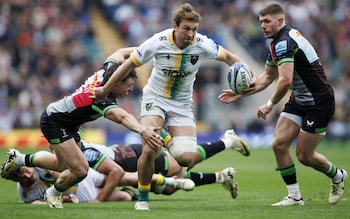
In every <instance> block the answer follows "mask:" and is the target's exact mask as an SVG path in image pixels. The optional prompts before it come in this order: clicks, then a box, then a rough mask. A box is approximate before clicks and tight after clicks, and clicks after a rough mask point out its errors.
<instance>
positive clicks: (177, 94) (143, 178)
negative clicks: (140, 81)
mask: <svg viewBox="0 0 350 219" xmlns="http://www.w3.org/2000/svg"><path fill="white" fill-rule="evenodd" d="M200 20H201V16H200V14H199V13H197V12H196V11H195V10H194V8H193V7H192V5H190V4H188V3H186V4H183V5H181V7H180V9H179V10H178V11H177V12H175V15H174V22H173V28H172V29H168V30H165V31H162V32H160V33H156V34H154V35H153V36H152V37H151V38H149V39H148V40H146V41H145V42H144V43H142V44H141V45H140V46H139V47H138V48H137V49H136V50H134V51H133V52H132V53H131V54H130V57H129V58H128V59H127V60H126V61H125V62H124V63H123V64H122V65H121V66H120V67H119V68H118V69H117V70H116V71H115V72H114V74H113V76H112V77H111V78H110V80H109V81H108V82H107V83H106V84H105V85H104V86H101V87H96V88H94V90H93V91H94V92H93V95H91V97H95V98H105V97H106V96H107V94H108V93H109V92H110V91H111V89H112V87H113V84H114V83H115V82H118V81H120V80H122V79H123V78H124V77H125V76H126V74H127V72H129V71H130V70H132V69H133V68H135V67H138V66H141V65H143V64H145V63H146V62H148V61H149V60H151V59H153V65H154V67H153V70H152V73H151V76H150V78H149V80H148V83H147V85H146V86H145V87H144V89H143V97H142V103H141V104H142V106H141V120H140V121H141V124H143V125H153V126H155V127H159V126H160V127H163V126H165V127H166V128H167V129H168V130H169V132H170V134H171V136H172V137H173V138H172V141H171V143H170V147H169V151H170V153H171V154H172V155H173V156H174V157H175V158H176V159H177V161H178V162H179V164H180V165H181V166H183V167H188V166H191V165H192V163H193V162H194V161H193V157H194V156H193V155H194V153H196V147H197V138H196V120H195V117H194V113H193V101H192V93H193V84H194V81H195V78H196V74H197V72H198V69H199V67H200V65H201V64H202V63H203V62H204V61H205V60H209V59H216V60H218V61H222V62H225V63H226V64H228V65H232V64H233V63H235V62H243V61H242V60H241V59H240V58H239V57H238V56H236V55H234V54H232V53H231V52H229V51H228V50H226V49H224V48H223V47H222V46H220V45H218V44H216V43H215V42H214V41H213V40H212V39H210V38H208V37H206V36H204V35H202V34H199V33H197V30H198V27H199V22H200ZM159 131H160V130H159ZM160 152H161V147H154V146H152V145H150V144H149V143H147V142H145V141H143V149H142V155H141V157H140V158H139V160H138V175H139V177H138V178H139V182H138V189H139V200H138V201H137V202H136V204H135V209H136V210H149V204H148V202H149V191H150V187H151V177H152V173H153V170H154V161H155V159H156V158H157V156H158V155H159V153H160Z"/></svg>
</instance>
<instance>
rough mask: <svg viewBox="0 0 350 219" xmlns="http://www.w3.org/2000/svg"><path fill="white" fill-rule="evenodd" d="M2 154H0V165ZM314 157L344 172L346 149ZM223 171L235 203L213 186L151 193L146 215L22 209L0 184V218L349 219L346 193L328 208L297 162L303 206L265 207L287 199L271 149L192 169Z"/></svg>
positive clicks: (11, 190)
mask: <svg viewBox="0 0 350 219" xmlns="http://www.w3.org/2000/svg"><path fill="white" fill-rule="evenodd" d="M22 151H25V150H22ZM26 151H27V152H28V150H26ZM29 151H30V150H29ZM5 152H6V150H4V149H2V150H0V153H1V154H0V158H1V161H2V160H3V159H4V157H5ZM319 152H321V153H323V154H325V155H326V156H327V157H328V159H329V160H331V161H332V162H334V163H335V164H336V165H337V166H339V167H341V168H345V169H347V170H348V172H349V173H350V159H349V154H350V147H345V146H333V147H332V146H322V147H320V148H319ZM227 166H233V167H235V168H236V170H237V181H238V185H239V194H238V197H237V199H231V197H230V195H229V193H228V192H227V191H225V190H224V189H223V187H222V186H221V185H219V184H213V185H207V186H201V187H197V188H195V190H194V191H192V192H184V191H179V192H177V193H175V194H174V195H172V196H162V195H153V194H152V195H151V202H150V207H151V211H149V212H139V211H135V210H133V207H134V202H125V203H121V202H115V203H100V204H68V203H66V204H64V208H63V209H49V208H48V206H47V205H29V204H23V203H21V201H20V199H19V197H18V195H17V191H16V186H15V183H14V182H11V181H8V180H4V179H0V197H1V201H0V218H2V219H5V218H11V219H16V218H21V219H22V218H26V219H31V218H33V219H37V218H84V219H88V218H162V219H165V218H191V219H196V218H201V219H202V218H203V219H206V218H208V219H209V218H210V219H212V218H220V219H221V218H222V219H224V218H225V219H226V218H244V219H245V218H293V219H294V218H317V219H318V218H350V200H349V198H350V192H349V191H346V193H345V195H344V196H343V198H342V200H341V201H340V202H339V203H338V204H336V205H329V204H328V193H329V190H330V186H329V183H330V182H329V180H328V179H327V177H326V176H324V175H323V174H321V173H318V172H316V171H314V170H312V169H311V168H308V167H304V166H302V165H300V164H299V163H296V166H297V174H298V181H299V185H300V187H301V191H302V194H303V197H304V200H305V206H291V207H271V206H269V205H270V204H271V203H273V202H276V201H279V200H280V199H281V198H283V196H285V195H286V194H287V191H286V188H285V186H284V184H283V182H282V180H281V178H280V176H279V173H278V172H276V171H275V161H274V157H273V154H272V151H271V149H257V150H254V151H253V153H252V155H251V156H250V157H243V156H241V155H240V154H238V153H235V152H232V151H225V152H222V153H220V154H218V155H217V156H215V157H212V158H210V159H209V160H207V161H205V162H204V163H201V164H199V165H197V166H196V168H195V169H194V170H197V171H203V172H210V171H217V170H221V169H223V168H225V167H227Z"/></svg>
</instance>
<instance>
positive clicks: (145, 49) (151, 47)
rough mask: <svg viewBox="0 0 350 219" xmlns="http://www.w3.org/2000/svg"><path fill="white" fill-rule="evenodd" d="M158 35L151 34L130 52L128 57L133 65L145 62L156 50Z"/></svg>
mask: <svg viewBox="0 0 350 219" xmlns="http://www.w3.org/2000/svg"><path fill="white" fill-rule="evenodd" d="M158 42H159V37H158V35H157V34H155V35H153V36H152V37H151V38H149V39H148V40H146V41H144V42H143V43H142V44H141V45H140V46H139V47H138V48H137V49H135V50H134V51H133V52H132V53H131V54H130V58H131V60H132V62H133V63H134V65H135V66H141V65H143V64H145V63H147V62H148V61H149V60H150V59H151V58H153V56H154V55H155V53H156V51H157V45H158Z"/></svg>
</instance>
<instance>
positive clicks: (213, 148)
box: [197, 141, 225, 161]
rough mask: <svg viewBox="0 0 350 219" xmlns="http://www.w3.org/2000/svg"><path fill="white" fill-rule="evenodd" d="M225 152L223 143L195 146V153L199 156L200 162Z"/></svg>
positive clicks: (216, 142)
mask: <svg viewBox="0 0 350 219" xmlns="http://www.w3.org/2000/svg"><path fill="white" fill-rule="evenodd" d="M223 150H225V145H224V142H223V141H215V142H208V143H204V144H200V145H197V151H198V152H199V154H200V157H201V161H203V160H206V159H208V158H209V157H211V156H213V155H215V154H217V153H219V152H221V151H223Z"/></svg>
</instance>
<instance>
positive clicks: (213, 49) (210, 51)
mask: <svg viewBox="0 0 350 219" xmlns="http://www.w3.org/2000/svg"><path fill="white" fill-rule="evenodd" d="M197 40H198V41H201V40H203V43H204V48H206V49H207V58H208V59H217V60H222V59H223V57H224V49H223V47H222V46H220V45H219V44H217V43H216V42H215V41H214V40H212V39H211V38H209V37H207V36H205V35H201V36H200V37H199V39H197Z"/></svg>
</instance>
